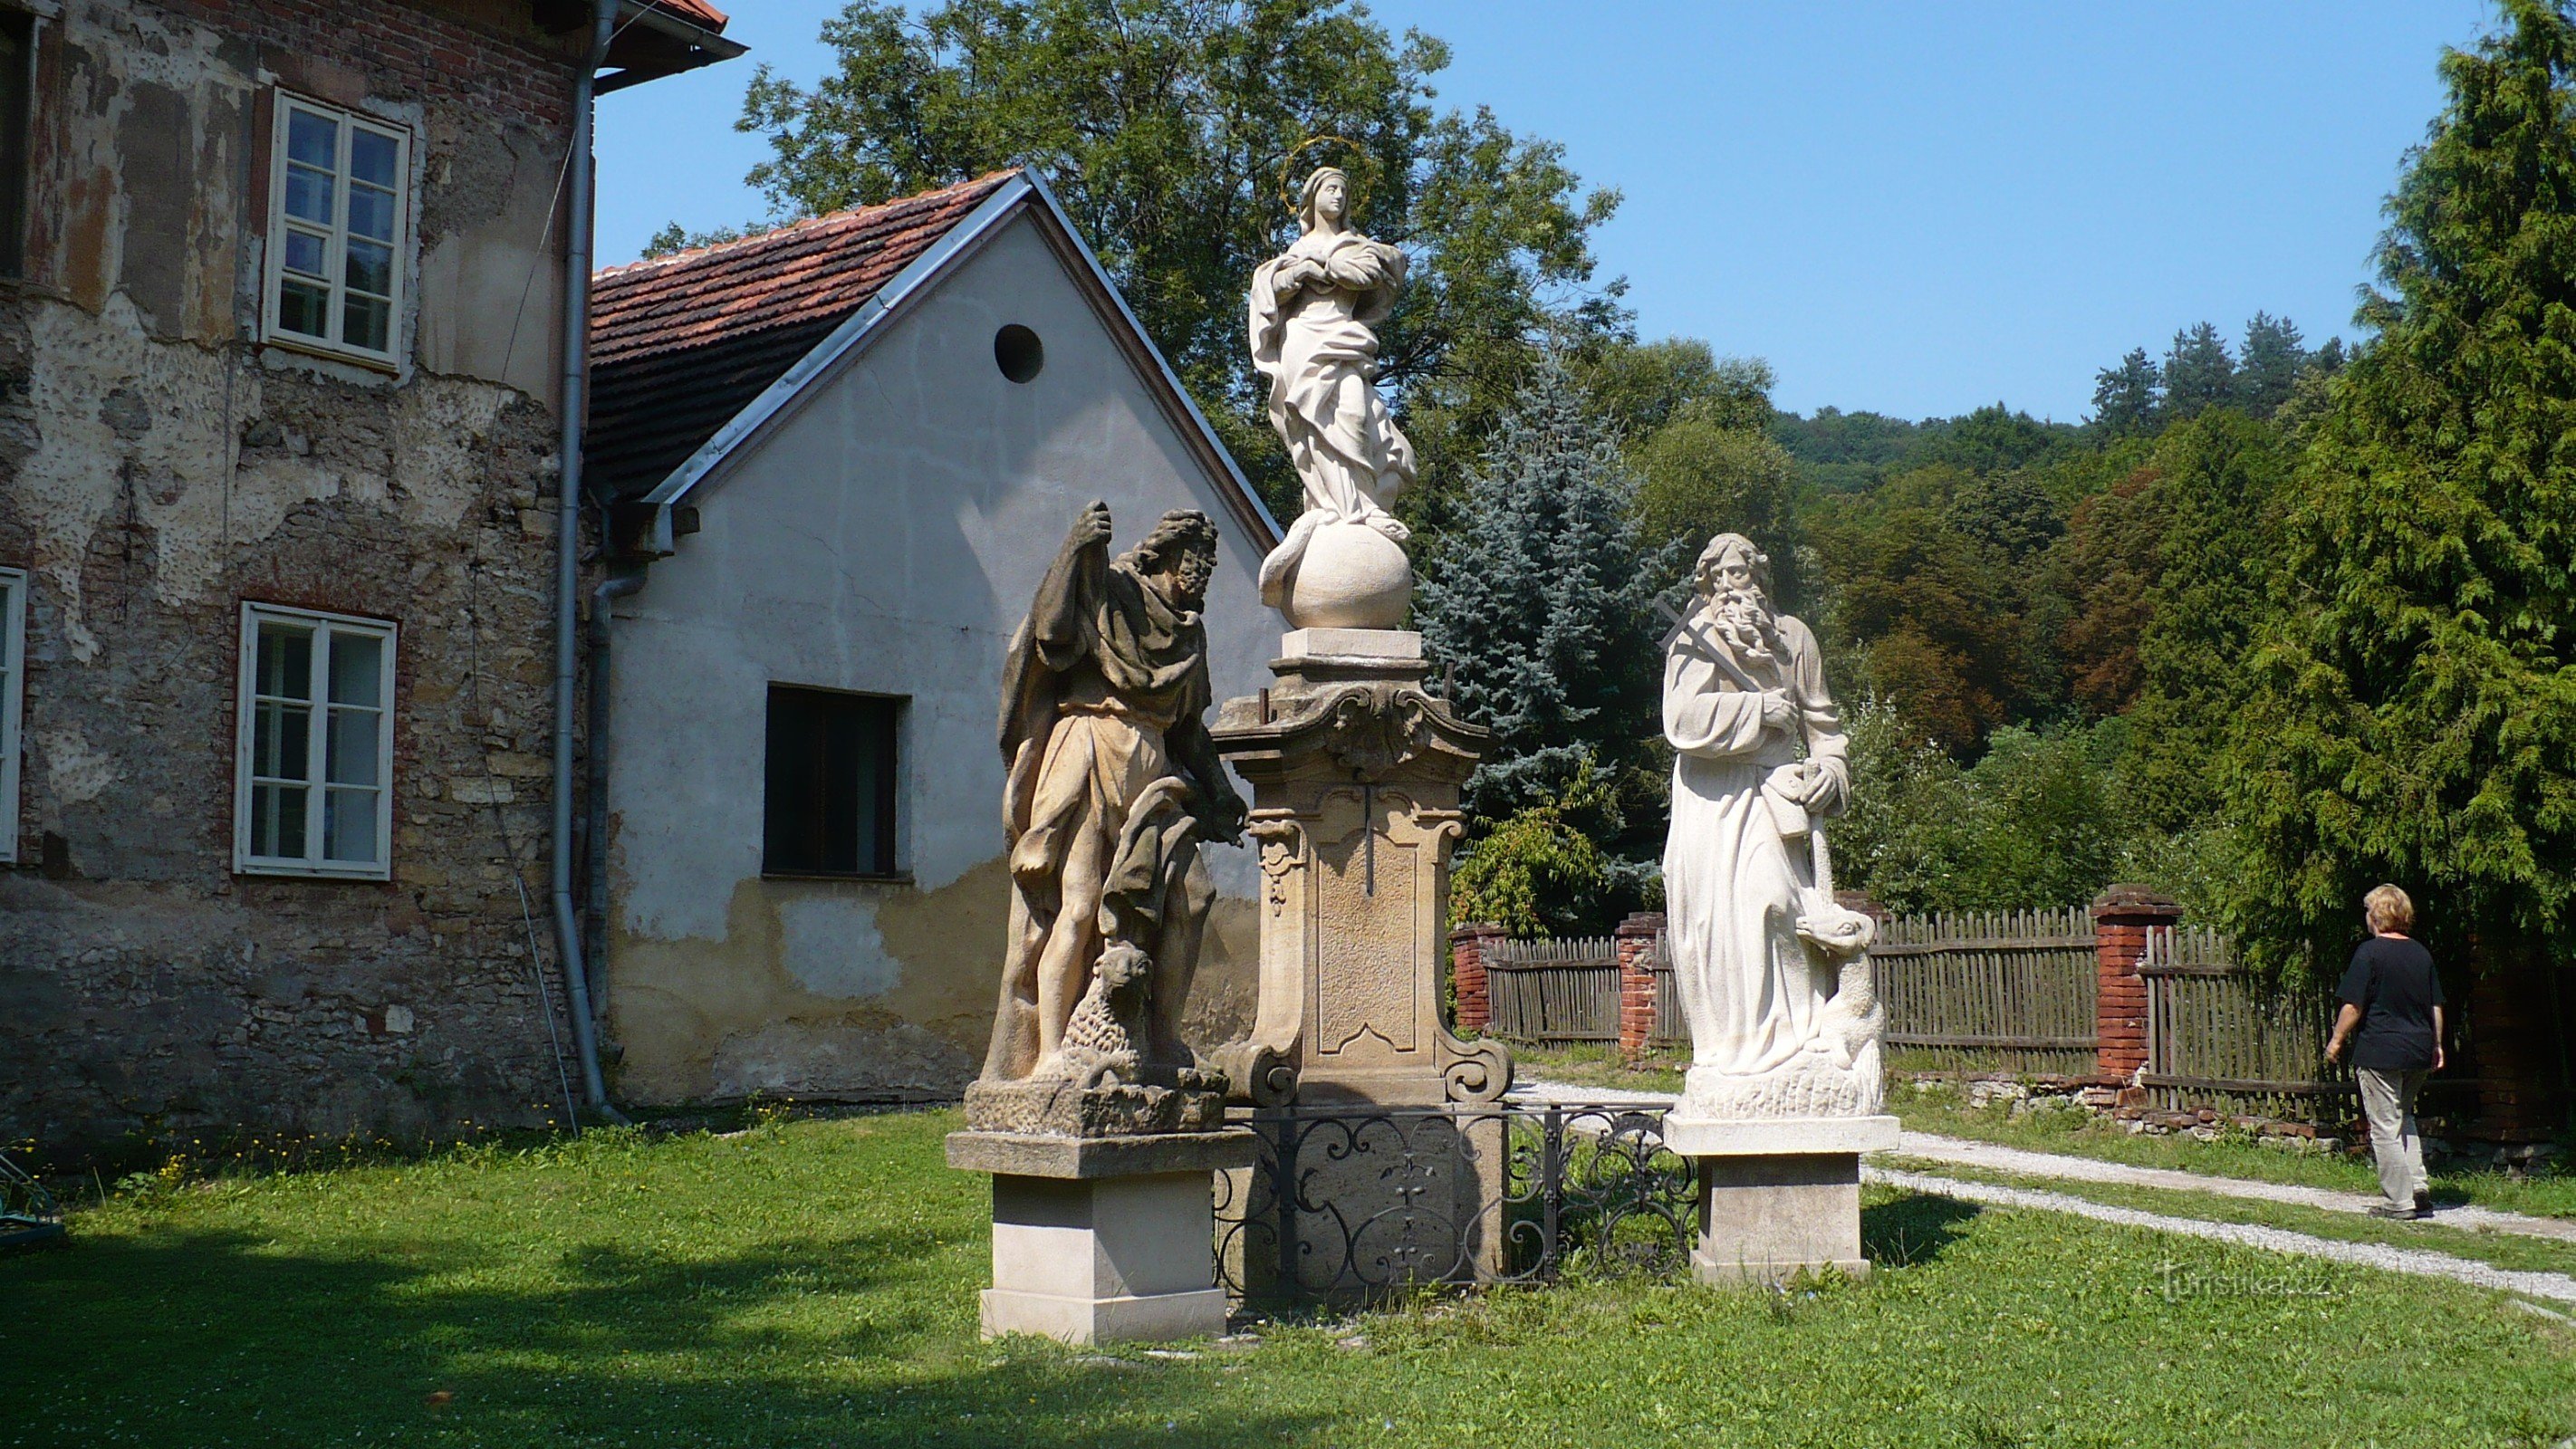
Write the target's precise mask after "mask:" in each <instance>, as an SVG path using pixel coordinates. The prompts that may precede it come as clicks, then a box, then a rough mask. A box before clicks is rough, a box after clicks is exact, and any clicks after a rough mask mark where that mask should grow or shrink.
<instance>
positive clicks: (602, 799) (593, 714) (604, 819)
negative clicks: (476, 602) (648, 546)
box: [582, 573, 644, 1014]
mask: <svg viewBox="0 0 2576 1449" xmlns="http://www.w3.org/2000/svg"><path fill="white" fill-rule="evenodd" d="M643 587H644V576H643V575H642V574H640V573H637V574H623V575H620V576H618V577H617V578H613V579H604V580H602V581H601V582H600V584H599V586H598V587H597V588H594V589H592V590H591V591H590V753H589V764H590V771H589V774H590V793H589V795H588V796H587V797H586V799H587V802H588V805H589V808H588V810H587V811H586V812H585V813H586V814H587V815H588V817H589V819H588V822H587V824H586V826H585V828H584V829H583V831H582V839H583V841H584V843H585V844H587V845H588V847H589V850H590V871H589V875H590V879H589V881H588V883H587V885H586V888H585V889H584V891H583V893H582V924H583V925H584V926H585V927H586V929H585V930H584V932H583V937H584V939H583V942H582V945H583V947H584V949H585V951H586V952H587V954H586V955H585V956H584V957H583V958H582V959H583V960H585V961H593V962H600V963H603V964H604V963H605V962H606V961H607V959H608V759H609V753H608V739H609V733H608V732H609V727H610V726H609V697H608V686H609V678H608V652H609V645H610V643H611V640H610V638H609V624H610V618H609V609H610V607H611V605H613V604H614V603H615V601H617V600H619V599H622V598H625V597H626V596H627V595H629V594H632V593H635V592H636V591H638V590H640V589H642V588H643ZM592 1006H593V1008H594V1009H595V1010H598V1011H600V1012H601V1013H603V1014H605V1012H606V1011H607V1008H608V1003H607V1002H606V1001H594V1002H593V1003H592Z"/></svg>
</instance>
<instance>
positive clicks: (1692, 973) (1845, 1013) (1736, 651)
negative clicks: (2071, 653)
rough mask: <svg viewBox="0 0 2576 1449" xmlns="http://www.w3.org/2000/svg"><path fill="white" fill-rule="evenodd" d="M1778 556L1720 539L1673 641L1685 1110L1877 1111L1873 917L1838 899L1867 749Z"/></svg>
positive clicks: (1670, 879)
mask: <svg viewBox="0 0 2576 1449" xmlns="http://www.w3.org/2000/svg"><path fill="white" fill-rule="evenodd" d="M1768 562H1769V560H1768V559H1766V558H1765V557H1764V556H1763V555H1762V553H1761V551H1760V550H1758V549H1756V548H1755V547H1754V546H1753V544H1752V542H1751V541H1750V540H1749V539H1746V538H1744V537H1743V536H1742V535H1740V534H1732V533H1728V534H1720V535H1718V536H1717V537H1716V538H1715V539H1712V540H1711V541H1710V542H1709V545H1708V548H1707V549H1706V550H1705V551H1704V552H1703V553H1701V555H1700V558H1699V564H1698V568H1697V570H1696V577H1695V585H1696V589H1697V594H1698V597H1697V599H1696V600H1695V602H1694V608H1693V610H1692V612H1691V615H1690V617H1689V618H1688V619H1686V620H1684V621H1683V623H1682V624H1681V626H1680V627H1679V628H1677V629H1675V630H1674V632H1673V634H1672V636H1671V637H1670V638H1669V639H1668V640H1667V641H1666V644H1665V660H1664V737H1665V739H1666V740H1667V741H1669V742H1670V743H1671V745H1672V747H1673V752H1674V759H1673V815H1672V834H1671V836H1670V838H1669V840H1668V842H1667V844H1666V847H1665V850H1664V910H1665V930H1666V937H1665V939H1666V947H1667V950H1668V951H1669V953H1670V955H1671V958H1672V965H1673V986H1674V989H1675V992H1676V994H1677V995H1678V996H1679V997H1680V1000H1681V1005H1682V1010H1683V1013H1684V1015H1685V1016H1686V1017H1687V1018H1688V1020H1689V1023H1690V1033H1691V1063H1692V1065H1691V1069H1690V1074H1689V1078H1688V1082H1687V1086H1686V1090H1685V1092H1684V1097H1683V1110H1684V1111H1685V1113H1686V1114H1687V1115H1688V1116H1690V1117H1693V1118H1715V1119H1721V1120H1724V1119H1736V1118H1751V1117H1806V1116H1848V1115H1865V1114H1868V1113H1873V1112H1875V1111H1876V1110H1877V1109H1878V1106H1879V1103H1880V1100H1881V1093H1882V1091H1883V1087H1882V1085H1881V1083H1880V1081H1879V1060H1878V1040H1877V1038H1878V1028H1879V1025H1880V1022H1881V1020H1882V1019H1883V1018H1882V1014H1881V1013H1880V1012H1879V1010H1878V1008H1877V1004H1876V1000H1875V993H1874V991H1873V990H1872V989H1871V987H1870V985H1869V983H1868V962H1867V960H1866V959H1865V957H1863V955H1862V952H1864V951H1865V950H1866V948H1867V946H1868V942H1869V936H1870V933H1871V927H1872V923H1871V922H1870V920H1869V918H1868V917H1866V916H1861V915H1858V914H1856V913H1854V912H1850V911H1846V910H1843V909H1842V908H1840V907H1839V906H1836V905H1835V904H1834V903H1833V901H1832V898H1831V897H1832V885H1831V880H1830V869H1831V867H1830V864H1829V863H1828V861H1827V858H1826V856H1825V854H1824V851H1823V849H1822V840H1821V826H1820V825H1819V823H1818V822H1819V821H1820V820H1821V819H1822V818H1823V817H1828V816H1834V815H1839V814H1841V813H1842V811H1843V807H1844V804H1845V802H1846V800H1847V799H1848V798H1849V794H1850V789H1851V766H1850V763H1849V753H1850V752H1849V749H1848V746H1847V745H1846V743H1845V741H1844V738H1843V730H1842V719H1841V716H1840V715H1839V714H1838V713H1837V712H1836V711H1835V708H1834V702H1833V700H1832V698H1831V697H1830V696H1828V695H1827V693H1826V691H1825V674H1824V665H1823V660H1822V658H1821V657H1820V656H1819V654H1818V652H1817V648H1816V640H1815V635H1814V634H1812V633H1811V632H1809V630H1808V628H1807V626H1806V625H1805V624H1803V623H1801V622H1800V621H1798V620H1797V619H1795V618H1792V617H1791V616H1789V615H1786V614H1778V613H1774V612H1773V611H1772V608H1771V603H1770V600H1769V598H1768V596H1767V594H1766V587H1767V578H1766V577H1765V575H1766V573H1767V567H1766V566H1767V564H1768ZM1820 875H1822V877H1823V878H1821V879H1820ZM1855 964H1856V966H1857V975H1855V972H1854V969H1853V968H1854V967H1855Z"/></svg>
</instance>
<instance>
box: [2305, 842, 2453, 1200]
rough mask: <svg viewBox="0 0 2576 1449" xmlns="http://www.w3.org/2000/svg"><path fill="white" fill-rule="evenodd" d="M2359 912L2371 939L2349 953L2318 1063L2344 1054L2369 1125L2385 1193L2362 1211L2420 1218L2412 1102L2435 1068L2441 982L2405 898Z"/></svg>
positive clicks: (2379, 897)
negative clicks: (2331, 1028) (2339, 1004)
mask: <svg viewBox="0 0 2576 1449" xmlns="http://www.w3.org/2000/svg"><path fill="white" fill-rule="evenodd" d="M2361 909H2362V915H2363V917H2364V918H2365V919H2366V920H2367V921H2368V922H2369V923H2370V939H2369V940H2367V941H2364V942H2362V943H2361V946H2360V948H2359V949H2357V950H2355V951H2354V952H2353V953H2352V965H2351V966H2350V967H2349V968H2347V969H2346V970H2345V971H2344V973H2343V984H2342V985H2341V986H2340V987H2338V988H2336V991H2335V997H2336V999H2337V1000H2339V1001H2341V1002H2342V1003H2343V1009H2342V1010H2341V1011H2339V1012H2338V1013H2336V1015H2335V1024H2334V1039H2333V1040H2332V1041H2329V1042H2327V1043H2326V1060H2327V1061H2335V1060H2338V1059H2340V1058H2341V1057H2342V1056H2343V1053H2344V1049H2345V1047H2346V1046H2350V1047H2351V1049H2352V1075H2353V1078H2354V1080H2355V1081H2357V1082H2358V1083H2360V1085H2361V1110H2362V1114H2363V1115H2364V1116H2366V1117H2368V1118H2369V1119H2370V1155H2371V1156H2372V1157H2373V1158H2375V1159H2377V1160H2378V1163H2379V1190H2380V1191H2381V1192H2384V1193H2386V1194H2388V1201H2386V1202H2384V1203H2379V1204H2376V1205H2374V1206H2373V1207H2372V1208H2371V1212H2372V1213H2374V1214H2376V1215H2377V1216H2380V1217H2384V1218H2429V1217H2431V1216H2432V1215H2433V1192H2432V1186H2431V1183H2430V1181H2429V1179H2427V1178H2426V1177H2425V1176H2424V1144H2423V1141H2422V1139H2420V1138H2418V1137H2417V1136H2416V1135H2415V1094H2416V1093H2417V1092H2419V1091H2421V1090H2422V1089H2423V1086H2424V1078H2425V1075H2426V1074H2427V1073H2430V1072H2437V1071H2440V1070H2441V1069H2442V978H2441V974H2440V973H2439V972H2437V971H2435V970H2434V969H2433V953H2432V952H2430V951H2427V950H2425V949H2424V947H2423V946H2422V945H2421V944H2420V943H2419V942H2417V941H2416V940H2415V939H2414V938H2413V937H2412V936H2410V935H2408V934H2407V933H2408V932H2410V931H2412V930H2414V929H2415V903H2414V902H2413V901H2411V900H2408V899H2407V898H2406V892H2404V891H2402V890H2399V889H2398V888H2397V887H2395V886H2393V885H2383V886H2375V887H2373V888H2372V890H2371V892H2370V894H2368V895H2366V896H2363V897H2362V898H2361ZM2356 1031H2357V1032H2358V1034H2359V1038H2360V1039H2359V1040H2358V1041H2355V1040H2354V1036H2355V1033H2356Z"/></svg>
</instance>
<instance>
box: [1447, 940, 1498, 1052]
mask: <svg viewBox="0 0 2576 1449" xmlns="http://www.w3.org/2000/svg"><path fill="white" fill-rule="evenodd" d="M1503 936H1504V931H1503V928H1502V927H1500V926H1497V925H1495V924H1493V923H1492V922H1490V921H1468V922H1466V923H1464V924H1462V925H1458V926H1453V927H1451V928H1450V930H1449V985H1450V989H1451V990H1452V991H1453V992H1454V993H1455V994H1456V996H1457V1013H1458V1019H1457V1023H1456V1025H1457V1028H1458V1030H1460V1031H1483V1030H1484V1029H1485V1028H1487V1027H1489V1026H1491V1025H1493V1021H1494V997H1493V993H1492V991H1491V990H1490V989H1489V988H1488V987H1487V986H1486V985H1485V953H1486V951H1487V950H1489V949H1490V948H1491V943H1493V942H1495V941H1499V940H1501V939H1503Z"/></svg>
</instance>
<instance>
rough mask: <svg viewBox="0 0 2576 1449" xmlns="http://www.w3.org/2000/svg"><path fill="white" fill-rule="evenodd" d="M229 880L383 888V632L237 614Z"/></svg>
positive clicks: (386, 628) (369, 626) (368, 622)
mask: <svg viewBox="0 0 2576 1449" xmlns="http://www.w3.org/2000/svg"><path fill="white" fill-rule="evenodd" d="M240 689H241V694H240V700H241V707H240V710H239V711H238V714H239V719H240V737H239V740H238V742H237V746H236V748H237V751H238V755H237V763H236V765H235V779H234V785H233V868H234V869H235V870H242V871H253V872H261V873H270V874H280V875H336V876H356V877H360V878H363V879H369V880H383V879H385V878H386V877H387V876H388V875H390V874H391V871H390V869H389V867H388V863H387V857H388V855H389V852H388V851H387V849H386V844H387V841H388V838H389V837H390V836H391V835H392V833H393V792H392V791H391V790H390V789H388V788H387V786H388V784H389V783H390V782H391V780H392V777H393V766H394V712H393V708H392V705H393V697H394V626H393V625H392V624H390V623H387V622H384V621H382V620H378V619H352V618H349V617H346V616H344V615H340V614H317V613H314V612H311V611H310V610H305V609H285V608H278V607H275V606H273V605H268V604H244V605H242V641H241V683H240Z"/></svg>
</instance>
